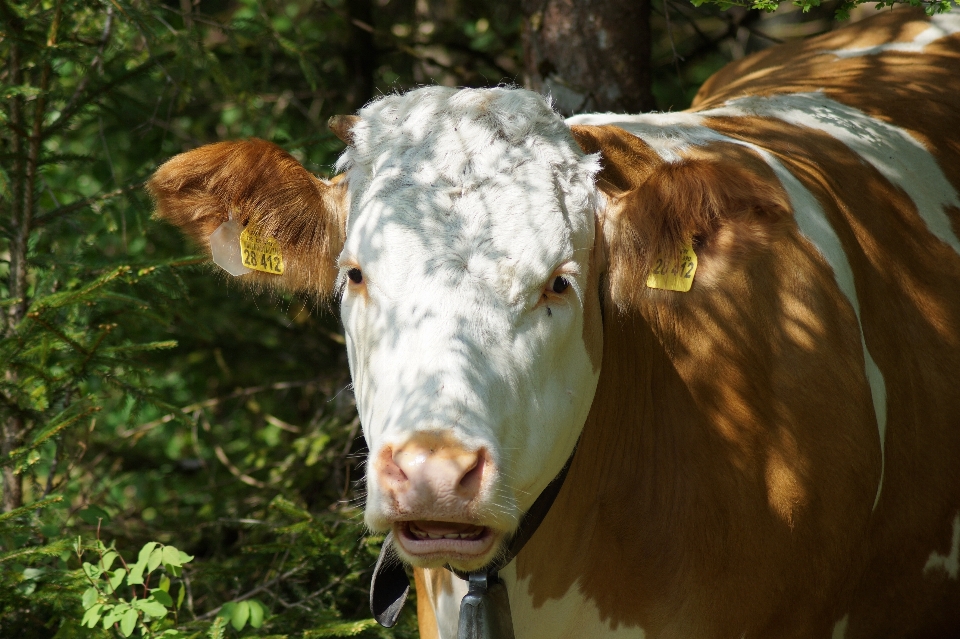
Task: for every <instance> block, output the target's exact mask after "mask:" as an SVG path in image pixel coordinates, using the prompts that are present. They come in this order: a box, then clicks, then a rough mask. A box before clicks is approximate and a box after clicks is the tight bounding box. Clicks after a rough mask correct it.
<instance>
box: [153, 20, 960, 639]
mask: <svg viewBox="0 0 960 639" xmlns="http://www.w3.org/2000/svg"><path fill="white" fill-rule="evenodd" d="M958 68H960V16H958V15H951V14H946V15H940V16H935V17H932V18H930V17H927V16H925V15H924V14H923V12H921V11H916V10H912V9H908V10H897V11H891V12H885V13H883V14H878V15H877V16H875V17H873V18H870V19H868V20H864V21H862V22H858V23H855V24H853V25H850V26H847V27H845V28H843V29H838V30H836V31H833V32H830V33H826V34H823V35H820V36H818V37H814V38H811V39H808V40H805V41H803V42H799V43H792V44H787V45H782V46H777V47H774V48H771V49H768V50H764V51H762V52H760V53H757V54H754V55H752V56H750V57H747V58H744V59H742V60H740V61H736V62H733V63H731V64H729V65H728V66H726V67H725V68H723V69H721V70H720V71H719V72H718V73H716V74H715V75H714V76H713V77H711V78H710V79H709V80H707V82H706V83H705V84H704V85H703V87H702V88H701V90H700V92H699V93H698V94H697V96H696V99H695V101H694V104H693V106H692V108H690V109H689V110H686V111H682V112H675V113H650V114H642V115H619V114H587V115H577V116H574V117H572V118H569V119H567V120H566V121H564V120H563V119H562V118H561V117H560V116H559V115H557V114H556V113H555V112H554V110H553V109H552V108H551V106H550V104H549V102H548V101H547V100H545V99H544V98H543V97H541V96H539V95H537V94H534V93H532V92H529V91H526V90H523V89H518V88H511V87H498V88H492V89H463V90H455V89H450V88H445V87H438V86H432V87H425V88H419V89H416V90H412V91H410V92H407V93H404V94H395V95H388V96H384V97H382V98H379V99H377V100H376V101H374V102H372V103H370V104H368V105H367V106H365V107H364V108H363V109H361V110H360V111H359V112H358V114H357V115H354V116H340V117H337V118H335V119H333V120H332V122H331V127H332V128H333V129H334V130H335V132H336V133H337V134H338V135H339V136H340V137H341V139H343V140H344V141H345V142H346V143H347V147H346V150H345V151H344V153H343V155H342V157H341V158H340V160H339V163H338V165H337V168H338V171H339V172H340V173H339V175H337V177H335V178H333V179H331V180H325V179H320V178H317V177H315V176H314V175H312V174H311V173H309V172H308V171H307V170H306V169H304V168H303V167H302V166H301V165H300V164H299V163H298V162H297V161H296V160H295V159H294V158H293V157H292V156H290V155H289V154H287V153H286V152H284V151H283V150H281V149H280V148H278V147H277V146H275V145H273V144H270V143H268V142H264V141H260V140H244V141H235V142H221V143H216V144H212V145H209V146H204V147H201V148H198V149H196V150H193V151H189V152H186V153H184V154H181V155H178V156H176V157H174V158H173V159H171V160H169V161H168V162H167V163H165V164H163V165H162V166H161V167H160V168H159V169H158V170H157V172H156V174H155V175H154V176H153V177H152V178H151V180H150V181H149V189H150V191H151V193H152V195H153V197H154V199H155V202H156V209H157V213H158V215H159V217H160V218H162V219H164V220H168V221H170V222H172V223H173V224H175V225H177V226H179V227H181V228H182V229H183V230H184V231H185V232H186V233H187V234H188V235H189V236H191V237H193V238H195V239H196V241H197V242H198V243H199V244H201V245H203V246H210V245H211V244H214V245H215V246H214V251H215V253H216V252H219V254H220V255H219V257H218V256H217V255H216V254H215V255H214V257H215V258H216V259H217V260H218V263H224V262H226V263H230V261H231V260H233V261H234V262H238V261H243V260H246V261H247V262H248V265H249V266H252V267H256V268H255V269H254V270H251V271H250V272H247V273H245V274H242V275H237V277H236V279H237V281H239V282H241V283H244V282H245V283H248V284H251V285H253V286H261V287H281V288H285V289H287V290H293V291H307V292H309V293H311V294H314V295H316V296H317V297H318V298H319V299H321V300H328V301H330V300H338V301H339V305H340V316H341V318H342V321H343V328H344V334H345V341H346V348H347V352H348V356H349V364H350V370H351V374H352V378H353V383H354V392H355V395H356V403H357V409H358V412H359V415H360V419H361V423H362V427H363V434H364V437H365V439H366V443H367V446H368V447H369V457H368V463H367V471H366V486H367V491H368V496H367V503H366V510H365V522H366V525H367V526H368V527H369V528H370V530H371V531H373V532H377V533H386V532H390V533H391V540H392V546H393V552H395V553H396V555H397V556H398V557H399V558H400V559H402V560H403V562H405V563H406V564H409V565H411V566H413V572H414V577H415V582H416V589H417V610H418V617H419V624H420V631H421V636H422V637H424V638H428V637H429V638H436V637H441V638H443V639H450V638H451V637H456V636H457V624H458V607H459V606H460V602H461V598H462V597H463V596H464V594H465V593H466V592H467V588H468V584H467V582H466V581H464V580H463V579H462V577H463V575H464V573H469V574H480V573H482V571H484V570H486V568H485V567H486V566H489V565H491V564H492V563H495V562H496V561H497V560H498V559H503V558H504V553H505V552H506V551H505V548H506V545H507V544H508V542H509V540H511V539H512V538H513V534H514V533H515V532H516V530H517V527H518V526H519V525H520V522H521V521H522V520H523V518H524V516H525V513H527V512H528V511H530V510H531V508H532V507H533V505H534V504H535V503H537V500H538V498H539V496H540V495H542V494H544V493H545V491H546V490H547V489H548V487H550V486H553V487H559V489H558V490H554V491H553V492H554V493H555V494H552V495H551V498H553V499H554V501H553V504H552V506H551V507H549V509H547V510H545V514H543V513H541V516H540V517H539V520H538V521H537V522H536V524H538V527H536V529H535V532H533V533H532V536H529V539H528V540H527V543H526V545H525V546H523V547H522V549H520V550H519V553H518V554H516V556H515V557H513V556H508V557H507V559H510V560H511V561H509V563H507V564H506V565H505V566H503V567H502V568H501V570H500V572H499V579H500V580H501V583H502V585H503V587H504V588H505V591H506V593H507V595H508V600H509V607H510V610H511V614H512V625H513V630H514V632H515V636H516V637H518V638H521V639H548V638H549V639H556V638H571V639H572V638H583V637H590V638H614V637H616V638H618V639H619V638H630V639H639V638H641V637H646V638H682V637H698V638H718V639H719V638H727V637H731V638H736V637H748V638H749V637H762V638H779V637H803V638H808V637H809V638H827V639H829V638H834V639H841V638H846V639H857V638H870V637H874V638H875V637H898V638H899V637H956V636H960V563H958V560H960V388H958V382H957V378H958V376H960V239H958V235H960V196H958V191H960V73H958V72H957V69H958ZM241 230H243V232H244V233H248V234H249V237H248V238H247V242H248V243H247V244H244V248H243V249H242V252H243V254H242V255H241V247H240V244H239V243H238V239H237V237H236V236H237V233H238V232H240V231H241ZM212 237H214V238H220V239H218V240H217V241H216V242H214V241H213V240H211V238H212ZM224 237H226V238H228V240H229V241H223V242H221V241H220V240H222V239H223V238H224ZM251 238H252V240H251ZM250 241H255V243H259V245H258V246H259V248H257V247H256V246H254V247H253V248H251V246H252V245H250V244H249V242H250ZM251 256H252V261H253V262H256V261H257V260H259V261H260V264H259V265H258V264H255V263H253V264H251V263H250V261H251ZM281 258H282V264H283V266H282V268H276V266H277V264H279V262H276V261H277V260H279V259H281ZM264 259H266V260H267V262H266V263H267V267H268V268H264ZM271 260H274V262H275V263H274V264H273V267H272V268H273V270H272V271H271V266H270V265H271ZM237 270H238V271H240V272H245V271H246V270H247V267H246V266H245V267H243V268H239V269H237ZM280 271H282V273H280ZM558 478H559V479H558ZM555 480H556V481H555ZM560 480H562V482H561V481H560ZM471 587H472V586H471Z"/></svg>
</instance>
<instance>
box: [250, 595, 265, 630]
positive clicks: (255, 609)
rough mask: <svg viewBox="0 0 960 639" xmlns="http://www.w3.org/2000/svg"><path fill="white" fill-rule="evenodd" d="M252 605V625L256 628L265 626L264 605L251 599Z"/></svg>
mask: <svg viewBox="0 0 960 639" xmlns="http://www.w3.org/2000/svg"><path fill="white" fill-rule="evenodd" d="M249 604H250V625H251V626H253V627H254V628H259V627H260V626H262V625H263V616H264V614H263V613H264V609H263V604H261V603H260V602H259V601H257V600H256V599H251V600H250V601H249Z"/></svg>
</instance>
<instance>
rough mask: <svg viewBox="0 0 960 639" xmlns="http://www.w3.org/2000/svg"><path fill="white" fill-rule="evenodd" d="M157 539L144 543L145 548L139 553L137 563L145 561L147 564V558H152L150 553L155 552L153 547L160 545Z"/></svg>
mask: <svg viewBox="0 0 960 639" xmlns="http://www.w3.org/2000/svg"><path fill="white" fill-rule="evenodd" d="M159 545H160V544H158V543H157V542H155V541H148V542H147V543H145V544H144V545H143V548H141V549H140V554H139V555H137V563H138V564H139V563H141V562H142V563H143V564H144V565H146V563H147V560H148V559H150V554H151V553H152V552H153V549H154V548H156V547H157V546H159Z"/></svg>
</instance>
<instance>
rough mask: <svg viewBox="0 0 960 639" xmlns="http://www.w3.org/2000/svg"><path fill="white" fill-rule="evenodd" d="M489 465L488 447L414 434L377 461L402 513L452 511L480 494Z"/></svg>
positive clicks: (380, 472)
mask: <svg viewBox="0 0 960 639" xmlns="http://www.w3.org/2000/svg"><path fill="white" fill-rule="evenodd" d="M487 465H488V461H487V453H486V451H485V450H484V449H482V448H481V449H479V450H469V449H467V448H464V447H462V446H459V445H456V444H451V443H450V442H449V441H437V439H436V438H435V437H430V436H423V437H417V436H415V437H413V438H411V439H410V440H408V441H407V442H405V443H404V444H402V445H399V446H396V447H389V448H385V449H384V450H383V451H382V453H381V454H380V459H379V463H378V464H377V466H378V468H377V471H378V474H379V476H380V477H379V479H380V482H381V486H382V487H383V488H385V489H386V490H387V491H388V492H390V493H392V494H393V496H394V498H395V499H396V502H397V506H398V508H399V510H400V512H406V513H411V514H416V513H418V512H421V511H430V512H437V511H438V506H439V507H440V508H441V509H449V510H450V511H451V513H452V512H455V511H458V510H460V509H463V508H465V507H467V508H468V507H469V506H470V504H471V503H473V502H474V501H475V500H476V499H477V497H478V496H479V495H480V489H481V487H482V484H483V478H484V470H485V468H486V466H487Z"/></svg>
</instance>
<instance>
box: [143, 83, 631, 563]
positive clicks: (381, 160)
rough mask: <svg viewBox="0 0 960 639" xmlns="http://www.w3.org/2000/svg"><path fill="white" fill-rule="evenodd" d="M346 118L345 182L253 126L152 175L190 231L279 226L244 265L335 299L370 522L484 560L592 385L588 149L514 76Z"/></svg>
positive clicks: (595, 293) (597, 257)
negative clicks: (271, 268) (260, 260)
mask: <svg viewBox="0 0 960 639" xmlns="http://www.w3.org/2000/svg"><path fill="white" fill-rule="evenodd" d="M338 127H339V129H340V131H339V133H340V135H341V137H343V138H344V139H345V140H346V141H348V142H349V146H348V148H347V150H346V152H345V153H344V154H343V157H342V158H341V160H340V163H339V168H341V169H342V170H343V178H342V179H338V180H336V181H331V182H326V181H321V180H318V179H316V178H314V177H313V176H312V175H310V174H309V173H308V172H307V171H306V170H305V169H303V168H302V167H301V166H300V164H299V163H297V162H296V161H295V160H294V159H293V158H292V157H290V156H289V155H287V154H286V153H285V152H283V151H281V150H280V149H279V148H277V147H275V146H273V145H271V144H268V143H266V142H262V141H255V140H250V141H243V142H228V143H220V144H214V145H210V146H208V147H203V148H200V149H197V150H195V151H191V152H189V153H185V154H183V155H180V156H177V157H176V158H174V159H172V160H170V161H169V162H168V163H167V164H165V165H164V166H163V167H161V168H160V169H159V170H158V171H157V173H156V175H155V176H154V177H153V178H152V179H151V181H150V184H149V186H150V189H151V191H152V193H153V194H154V197H155V198H156V200H157V206H158V212H159V215H160V216H161V217H163V218H166V219H168V220H170V221H172V222H173V223H175V224H177V225H179V226H181V227H182V228H184V229H185V230H186V231H187V232H189V233H190V234H192V235H193V236H194V237H195V238H196V239H197V240H198V241H199V242H201V243H202V244H207V243H208V238H209V236H210V234H211V233H213V231H214V230H215V229H217V227H218V226H219V225H220V224H222V223H223V222H224V221H226V220H227V219H228V215H230V214H231V212H232V215H233V216H234V217H235V218H236V220H237V221H238V222H239V223H241V224H252V225H254V226H255V227H256V228H258V229H259V230H260V233H261V234H268V235H271V236H273V237H275V238H276V239H277V240H278V241H279V242H280V245H281V246H282V249H283V252H284V259H285V262H286V271H285V273H284V274H283V275H281V276H278V275H268V274H262V273H259V272H254V273H250V274H248V275H244V276H242V277H241V278H239V279H240V280H241V281H250V282H258V283H262V284H274V283H275V284H278V285H281V286H287V287H289V288H292V289H300V290H303V289H306V290H310V291H313V292H315V293H317V294H319V295H320V296H321V297H323V296H331V295H335V294H339V296H340V301H341V315H342V319H343V325H344V329H345V333H346V341H347V349H348V352H349V359H350V367H351V371H352V374H353V381H354V391H355V394H356V400H357V406H358V409H359V412H360V417H361V422H362V424H363V429H364V435H365V437H366V441H367V444H368V446H369V451H370V452H369V461H368V464H367V506H366V522H367V525H368V526H369V527H370V528H371V529H372V530H374V531H387V530H389V529H392V530H393V531H394V533H395V537H396V539H397V541H398V544H399V547H398V548H397V550H398V551H399V553H400V555H401V556H402V557H403V558H404V559H405V560H407V561H409V562H411V563H413V564H415V565H419V566H436V565H441V564H444V563H448V562H449V563H450V564H452V565H453V566H454V567H457V568H460V569H463V570H471V569H476V568H478V567H480V566H483V565H485V564H487V563H488V562H490V561H491V560H492V559H493V558H494V557H495V555H496V554H497V552H498V550H500V549H501V548H502V546H503V544H502V542H503V541H504V540H505V539H506V538H507V537H508V536H509V534H510V533H511V532H513V530H514V529H515V528H516V526H517V524H518V522H519V520H520V517H521V516H522V514H523V513H524V512H525V511H526V510H527V509H528V508H529V507H530V506H531V504H532V503H533V502H534V501H535V499H536V498H537V496H538V495H539V494H540V492H541V491H542V490H543V489H544V488H545V487H546V485H547V484H548V483H549V482H550V481H551V480H552V479H553V478H554V477H555V476H556V475H557V473H558V472H559V471H560V470H561V468H562V467H563V465H564V463H565V462H566V461H567V459H568V457H569V456H570V454H571V452H572V451H573V449H574V446H575V445H576V442H577V438H578V436H579V435H580V431H581V429H582V427H583V424H584V421H585V420H586V418H587V414H588V412H589V410H590V406H591V403H592V401H593V396H594V392H595V389H596V384H597V379H598V376H599V370H600V356H601V340H602V335H601V334H602V327H601V317H600V295H601V278H602V276H603V270H604V263H605V259H606V257H605V254H604V253H605V250H606V248H605V242H604V239H603V233H602V232H600V230H599V229H603V228H604V225H603V219H602V216H603V211H602V210H601V203H602V202H604V201H605V199H604V198H603V197H602V196H601V195H600V191H599V190H598V188H597V187H596V185H595V183H594V177H595V173H596V172H597V170H598V167H599V164H598V159H597V156H596V155H587V154H585V153H584V151H583V150H581V148H580V146H579V145H578V143H577V141H576V140H575V137H574V135H573V133H572V132H571V130H570V129H569V128H568V127H567V126H566V125H565V124H564V122H563V120H562V119H561V118H560V116H558V115H557V114H556V113H555V112H553V111H552V109H551V108H550V106H549V105H548V103H547V102H546V101H545V100H544V99H543V98H541V97H540V96H538V95H536V94H534V93H531V92H528V91H523V90H510V89H490V90H463V91H455V90H452V89H446V88H442V87H432V88H426V89H420V90H417V91H412V92H410V93H407V94H405V95H392V96H387V97H385V98H382V99H380V100H378V101H376V102H374V103H372V104H371V105H369V106H367V107H366V108H364V109H363V110H362V111H360V113H359V117H355V118H349V119H341V120H340V121H339V123H338ZM594 133H597V132H594ZM578 138H579V139H580V140H581V143H584V144H585V145H586V146H588V147H589V146H590V145H591V144H594V146H595V142H596V140H595V139H593V138H591V135H589V134H587V133H586V132H584V131H580V132H578ZM588 138H589V139H588ZM591 140H592V141H591ZM610 206H611V207H615V205H614V204H611V205H610ZM617 232H618V233H619V235H620V236H626V237H628V242H634V240H635V239H636V238H633V237H632V236H631V235H630V231H629V229H627V230H626V231H624V230H623V229H620V230H619V231H617ZM608 235H609V231H608ZM613 284H614V285H615V284H616V283H615V282H614V283H613Z"/></svg>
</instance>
